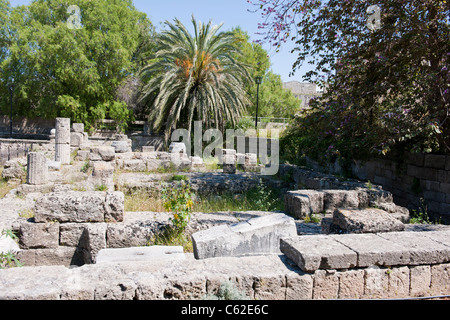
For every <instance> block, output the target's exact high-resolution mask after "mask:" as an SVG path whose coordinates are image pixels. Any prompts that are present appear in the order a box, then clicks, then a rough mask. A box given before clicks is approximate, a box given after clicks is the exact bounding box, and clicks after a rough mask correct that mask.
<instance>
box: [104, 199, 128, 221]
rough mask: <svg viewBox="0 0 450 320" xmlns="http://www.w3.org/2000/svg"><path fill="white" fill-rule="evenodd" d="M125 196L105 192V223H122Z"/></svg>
mask: <svg viewBox="0 0 450 320" xmlns="http://www.w3.org/2000/svg"><path fill="white" fill-rule="evenodd" d="M124 203H125V195H124V194H123V192H107V193H106V198H105V222H113V223H116V222H122V221H123V214H124V212H125V209H124Z"/></svg>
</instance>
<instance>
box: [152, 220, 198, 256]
mask: <svg viewBox="0 0 450 320" xmlns="http://www.w3.org/2000/svg"><path fill="white" fill-rule="evenodd" d="M148 245H149V246H181V247H183V250H184V252H191V253H192V252H194V247H193V244H192V238H191V235H189V234H186V233H185V232H183V233H179V232H178V231H177V230H175V228H172V227H170V226H169V227H167V228H165V229H164V230H163V231H161V232H160V233H158V234H156V235H155V236H154V237H153V238H152V239H151V240H149V242H148Z"/></svg>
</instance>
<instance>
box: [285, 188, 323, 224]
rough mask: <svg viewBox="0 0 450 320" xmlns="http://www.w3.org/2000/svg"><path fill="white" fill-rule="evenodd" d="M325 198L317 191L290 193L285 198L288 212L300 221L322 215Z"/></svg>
mask: <svg viewBox="0 0 450 320" xmlns="http://www.w3.org/2000/svg"><path fill="white" fill-rule="evenodd" d="M323 196H324V194H323V192H321V191H316V190H298V191H289V192H288V193H287V194H286V196H285V204H286V210H287V212H288V213H289V214H291V215H292V216H294V217H295V218H299V219H302V218H305V217H306V216H310V215H312V214H318V213H322V212H323Z"/></svg>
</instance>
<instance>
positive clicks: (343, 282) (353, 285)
mask: <svg viewBox="0 0 450 320" xmlns="http://www.w3.org/2000/svg"><path fill="white" fill-rule="evenodd" d="M338 276H339V297H338V298H339V299H359V298H361V297H363V295H364V270H347V271H342V272H338Z"/></svg>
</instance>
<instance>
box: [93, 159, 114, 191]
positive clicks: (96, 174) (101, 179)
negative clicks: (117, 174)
mask: <svg viewBox="0 0 450 320" xmlns="http://www.w3.org/2000/svg"><path fill="white" fill-rule="evenodd" d="M93 163H94V170H93V171H92V180H93V183H94V184H96V185H97V186H100V185H104V186H107V187H108V190H110V191H113V190H114V166H113V165H112V164H111V162H104V161H94V162H93Z"/></svg>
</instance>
